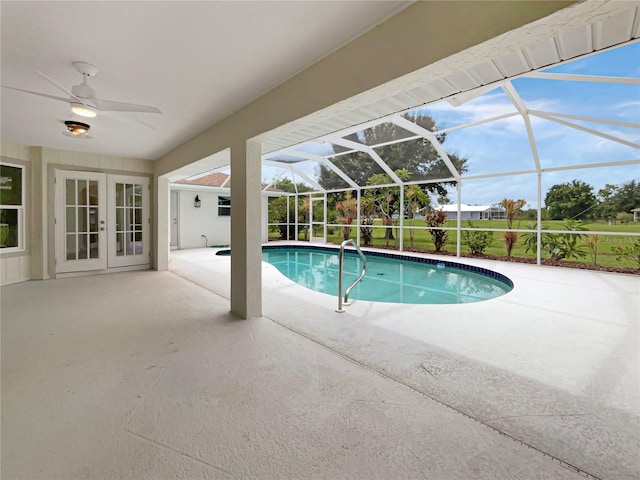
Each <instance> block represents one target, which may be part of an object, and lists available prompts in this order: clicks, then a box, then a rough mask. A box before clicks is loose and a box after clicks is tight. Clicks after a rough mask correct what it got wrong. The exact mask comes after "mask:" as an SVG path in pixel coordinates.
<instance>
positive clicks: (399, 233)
mask: <svg viewBox="0 0 640 480" xmlns="http://www.w3.org/2000/svg"><path fill="white" fill-rule="evenodd" d="M399 213H400V228H399V230H400V231H399V232H398V235H399V236H400V238H399V239H398V250H400V251H402V250H403V247H404V185H400V212H399Z"/></svg>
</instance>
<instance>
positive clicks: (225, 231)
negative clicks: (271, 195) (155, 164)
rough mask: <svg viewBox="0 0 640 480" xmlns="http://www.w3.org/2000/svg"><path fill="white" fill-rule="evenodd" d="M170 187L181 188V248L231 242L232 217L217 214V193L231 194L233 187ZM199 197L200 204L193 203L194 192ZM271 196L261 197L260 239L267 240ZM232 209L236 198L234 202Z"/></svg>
mask: <svg viewBox="0 0 640 480" xmlns="http://www.w3.org/2000/svg"><path fill="white" fill-rule="evenodd" d="M171 191H177V192H178V248H179V249H185V248H202V247H204V246H205V239H204V238H202V235H205V236H206V237H207V244H208V245H209V246H211V245H229V244H230V243H231V217H219V216H218V197H219V196H221V197H229V196H230V195H231V194H230V191H229V190H225V191H211V189H209V191H207V189H206V188H200V189H183V188H180V187H177V188H171ZM196 195H198V197H199V198H200V201H201V202H202V203H201V206H200V207H199V208H196V207H195V206H194V200H195V196H196ZM268 207H269V204H268V198H267V196H266V195H263V196H262V199H261V223H262V225H261V240H262V242H263V243H266V241H267V237H268V231H269V227H268V225H267V218H268ZM231 208H232V210H233V202H232V207H231Z"/></svg>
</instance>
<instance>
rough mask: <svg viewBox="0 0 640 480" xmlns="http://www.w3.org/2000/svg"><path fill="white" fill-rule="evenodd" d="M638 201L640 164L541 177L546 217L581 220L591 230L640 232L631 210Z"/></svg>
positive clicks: (561, 172) (568, 171)
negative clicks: (587, 223) (634, 222)
mask: <svg viewBox="0 0 640 480" xmlns="http://www.w3.org/2000/svg"><path fill="white" fill-rule="evenodd" d="M639 199H640V164H635V165H618V166H607V167H598V168H584V169H577V170H561V171H555V172H544V173H543V174H542V202H543V206H544V207H546V209H547V211H546V214H545V218H550V219H558V220H559V219H564V218H579V219H582V220H583V221H587V222H590V224H589V225H588V226H587V228H588V229H589V230H605V231H609V230H611V231H637V229H635V230H634V227H633V225H634V224H633V213H631V210H632V209H634V208H638V206H639V205H638V204H637V203H638V200H639ZM603 222H604V223H605V225H602V223H603ZM543 224H544V222H543ZM635 225H637V223H636V224H635Z"/></svg>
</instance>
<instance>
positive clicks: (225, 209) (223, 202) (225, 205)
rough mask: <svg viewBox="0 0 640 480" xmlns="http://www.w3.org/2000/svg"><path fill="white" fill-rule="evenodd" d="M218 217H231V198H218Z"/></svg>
mask: <svg viewBox="0 0 640 480" xmlns="http://www.w3.org/2000/svg"><path fill="white" fill-rule="evenodd" d="M218 216H219V217H229V216H231V197H218Z"/></svg>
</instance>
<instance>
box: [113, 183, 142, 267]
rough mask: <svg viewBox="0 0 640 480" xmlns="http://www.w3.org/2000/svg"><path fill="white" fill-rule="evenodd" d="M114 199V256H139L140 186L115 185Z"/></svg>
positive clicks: (140, 232)
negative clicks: (120, 198) (119, 197)
mask: <svg viewBox="0 0 640 480" xmlns="http://www.w3.org/2000/svg"><path fill="white" fill-rule="evenodd" d="M119 195H121V197H122V200H123V202H122V204H119V203H118V202H119V201H120V200H119V199H118V196H119ZM116 197H117V200H116V233H115V234H116V255H117V256H126V255H141V254H142V253H143V251H142V185H141V184H129V183H116Z"/></svg>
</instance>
